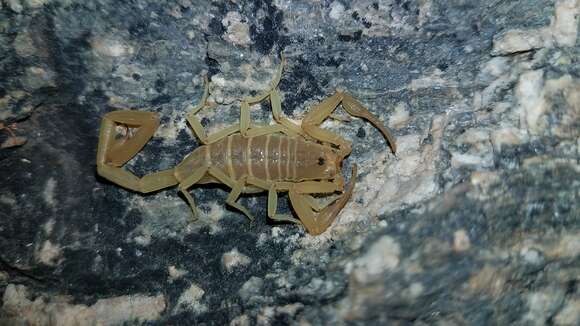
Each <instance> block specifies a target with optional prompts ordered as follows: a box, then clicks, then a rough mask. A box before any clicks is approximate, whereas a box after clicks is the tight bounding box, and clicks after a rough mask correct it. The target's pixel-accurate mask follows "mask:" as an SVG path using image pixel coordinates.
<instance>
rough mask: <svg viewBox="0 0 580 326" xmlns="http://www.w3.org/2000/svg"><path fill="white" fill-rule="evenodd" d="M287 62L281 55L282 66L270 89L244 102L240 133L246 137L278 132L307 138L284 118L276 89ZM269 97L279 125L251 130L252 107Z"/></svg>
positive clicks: (298, 128)
mask: <svg viewBox="0 0 580 326" xmlns="http://www.w3.org/2000/svg"><path fill="white" fill-rule="evenodd" d="M285 61H286V60H285V58H284V55H283V54H281V61H280V66H279V68H278V71H277V72H276V76H275V77H274V80H273V81H272V82H271V83H270V89H268V90H267V91H266V92H264V93H262V94H260V95H257V96H253V97H247V98H245V99H243V100H242V103H241V112H240V133H241V134H242V135H244V136H245V137H256V136H261V135H266V134H270V133H276V132H282V133H285V134H287V135H288V136H297V135H299V134H300V135H303V136H306V134H305V133H304V131H303V130H302V129H301V128H300V126H298V125H296V124H295V123H293V122H292V121H290V120H289V119H287V118H285V117H283V116H282V105H281V100H280V94H279V93H278V91H277V90H276V87H278V84H279V83H280V78H281V76H282V71H283V70H284V63H285ZM268 97H269V98H270V104H271V106H272V115H273V117H274V121H276V122H277V123H278V124H275V125H270V126H261V127H253V128H250V124H251V121H250V105H251V104H256V103H260V102H262V101H263V100H265V99H266V98H268Z"/></svg>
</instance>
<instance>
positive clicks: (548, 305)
mask: <svg viewBox="0 0 580 326" xmlns="http://www.w3.org/2000/svg"><path fill="white" fill-rule="evenodd" d="M564 295H565V292H564V291H563V290H562V289H559V288H547V289H543V291H537V292H532V293H530V294H528V295H527V306H528V312H527V313H526V314H525V315H524V316H523V323H524V324H526V325H538V326H540V325H545V322H546V321H547V320H548V318H549V317H550V316H552V315H553V313H554V312H555V311H556V309H558V307H560V305H561V304H562V301H563V300H564Z"/></svg>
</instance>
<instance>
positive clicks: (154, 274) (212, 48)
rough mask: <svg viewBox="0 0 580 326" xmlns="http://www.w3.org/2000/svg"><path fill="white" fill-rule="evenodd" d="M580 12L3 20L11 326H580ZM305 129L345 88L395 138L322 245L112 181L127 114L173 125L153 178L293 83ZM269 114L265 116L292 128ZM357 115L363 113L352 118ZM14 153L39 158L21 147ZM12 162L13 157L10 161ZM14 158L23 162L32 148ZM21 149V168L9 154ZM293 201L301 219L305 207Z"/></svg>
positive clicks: (131, 11)
mask: <svg viewBox="0 0 580 326" xmlns="http://www.w3.org/2000/svg"><path fill="white" fill-rule="evenodd" d="M579 11H580V4H579V2H578V1H577V0H555V1H537V0H522V1H500V2H497V1H474V0H462V1H451V2H449V1H442V0H424V1H414V0H401V1H399V0H396V1H391V0H379V1H366V0H357V1H350V2H349V1H339V0H335V1H307V0H298V1H286V0H273V1H211V2H210V1H201V0H179V1H150V0H138V1H131V2H119V1H113V0H96V1H90V2H87V1H76V0H42V1H41V0H5V1H2V2H0V49H1V50H2V53H3V55H2V56H1V57H0V73H1V74H0V76H1V77H0V122H2V125H1V126H2V127H3V129H2V130H0V144H9V145H10V144H12V145H16V144H21V139H22V138H24V137H25V138H26V139H27V143H26V144H24V145H21V146H3V147H2V148H1V149H0V180H2V181H1V186H0V248H2V250H1V251H0V293H2V296H0V325H3V324H6V325H13V324H18V323H22V324H27V323H28V324H38V325H50V324H54V325H75V324H87V323H89V324H90V323H93V324H117V325H119V324H148V325H157V324H159V325H165V324H192V323H205V324H216V325H224V324H230V325H253V324H258V325H270V324H297V323H301V324H304V325H308V324H311V325H318V324H337V325H344V324H365V325H368V324H377V325H384V324H390V323H399V324H403V323H404V324H407V323H410V324H411V323H412V324H419V325H426V324H450V325H455V324H469V325H489V324H498V325H506V324H518V325H543V324H554V325H578V324H580V304H579V302H580V288H579V286H578V282H579V275H580V208H579V206H578V202H579V199H580V153H579V147H580V140H579V139H580V120H579V116H580V77H579V76H580V65H579V64H578V59H579V55H580V48H579V47H578V45H577V44H578V19H579V18H578V17H579ZM280 53H284V54H285V57H286V61H287V63H286V65H285V67H284V68H285V70H284V74H283V76H282V80H281V82H280V85H279V89H280V92H281V95H282V106H283V111H284V114H285V115H287V116H288V117H289V118H290V119H293V120H295V121H299V120H300V119H301V118H302V117H303V116H304V114H305V112H306V111H307V110H308V108H310V107H312V106H313V105H314V104H316V103H318V102H320V101H321V100H322V99H324V98H325V97H327V96H329V95H331V94H332V93H333V92H334V90H335V89H346V90H348V91H349V92H351V93H352V94H353V96H354V97H356V98H358V99H359V100H360V101H361V102H362V103H364V104H365V105H366V106H368V108H369V110H370V111H372V112H373V113H374V114H376V115H377V116H379V117H380V118H381V120H382V121H384V122H385V124H387V125H389V126H390V127H391V128H392V129H393V130H394V132H395V136H396V138H397V145H398V152H397V155H396V156H394V155H393V154H392V153H391V152H390V151H389V149H388V147H387V144H386V143H385V141H384V139H383V138H382V137H381V136H380V134H379V133H378V131H377V130H376V129H374V128H373V127H372V126H371V125H370V124H368V123H365V122H364V121H361V120H359V119H351V121H349V122H342V121H335V120H330V121H328V122H325V124H324V126H325V127H327V128H329V129H331V130H334V131H336V132H338V133H340V134H341V135H343V136H344V137H345V138H347V139H349V140H352V142H353V153H352V154H351V156H350V157H349V159H348V161H347V165H350V164H352V163H356V164H357V165H358V166H359V175H358V176H357V184H356V188H355V193H354V195H353V198H352V200H351V201H350V203H348V204H347V206H346V207H345V209H344V210H343V212H342V213H341V214H340V215H339V218H338V219H337V220H336V221H335V223H334V224H333V225H332V226H331V228H330V229H329V230H327V231H326V232H325V233H323V234H322V235H320V236H317V237H313V236H310V235H308V234H305V232H304V230H303V229H302V228H300V227H298V226H295V225H292V224H278V223H274V222H272V221H268V220H267V217H266V198H265V196H249V197H244V198H242V203H244V205H246V206H247V207H249V208H250V210H251V211H252V212H253V213H254V214H255V216H256V217H257V219H256V220H255V221H254V222H252V223H250V222H248V221H247V219H246V218H245V217H244V216H243V215H241V214H239V213H238V212H237V211H233V210H230V209H227V208H226V207H225V206H224V203H225V198H226V196H227V189H225V188H222V187H209V188H194V189H193V190H192V193H193V194H194V196H195V197H196V200H197V202H198V203H199V205H200V208H201V216H200V219H199V220H198V221H196V222H194V223H192V222H191V221H190V211H189V208H188V207H187V205H186V204H185V202H184V200H183V199H182V198H181V197H180V196H179V195H178V193H177V190H175V189H169V190H165V191H161V192H157V193H155V194H152V195H146V196H144V195H140V194H137V193H132V192H128V191H126V190H123V189H122V188H120V187H118V186H116V185H114V184H111V183H109V182H107V181H106V180H104V179H102V178H100V177H98V176H97V175H96V170H95V153H96V145H97V143H98V128H99V123H100V119H101V117H102V116H103V114H104V113H106V112H109V111H112V110H116V109H121V108H131V109H135V110H142V111H155V112H159V113H160V116H161V117H162V123H161V127H160V129H159V130H158V132H157V133H156V135H155V137H154V139H153V140H152V141H151V142H150V143H149V144H148V145H147V146H146V147H145V148H144V150H143V151H142V153H140V154H138V155H137V156H136V157H135V158H134V159H133V160H132V161H130V162H129V164H128V166H129V167H128V168H129V169H131V170H132V171H134V172H135V173H136V174H138V175H143V174H146V173H149V172H152V171H157V170H161V169H166V168H169V167H172V166H174V165H175V164H177V163H178V162H180V160H181V159H183V157H184V156H185V155H187V154H188V153H189V152H190V151H191V150H192V149H194V148H195V147H196V146H198V145H199V143H198V141H197V140H196V139H195V137H194V136H193V135H192V133H191V131H190V130H189V127H188V125H187V123H186V121H185V114H186V113H187V110H188V107H189V106H191V105H195V104H196V103H197V102H198V101H199V100H200V98H201V95H202V93H203V78H202V76H203V75H204V74H207V75H208V77H209V79H210V84H209V88H210V93H211V96H210V101H212V102H215V103H217V107H215V108H212V109H207V110H205V111H203V112H200V119H201V121H202V123H203V124H204V125H205V126H207V128H208V129H209V130H211V131H216V130H219V129H222V128H224V127H225V126H228V125H230V124H232V123H236V122H237V121H238V119H239V102H238V101H237V100H238V99H240V98H242V97H244V96H250V95H255V94H257V93H259V92H261V91H264V90H266V89H267V88H268V87H269V84H270V82H271V80H272V78H273V77H274V74H275V71H276V69H277V67H278V65H279V63H280V56H279V54H280ZM270 112H271V110H270V105H269V104H268V103H263V104H261V105H255V106H253V107H252V120H253V121H256V123H269V121H271V120H272V118H271V113H270ZM338 115H339V116H344V115H343V113H341V112H338ZM14 137H22V138H18V139H17V140H18V141H16V140H14V139H16V138H14ZM6 141H8V143H7V142H6ZM10 141H11V142H10ZM4 147H11V148H4ZM285 198H286V197H282V199H281V200H280V205H279V206H280V210H281V211H289V210H290V209H291V208H290V207H288V205H287V204H283V203H285Z"/></svg>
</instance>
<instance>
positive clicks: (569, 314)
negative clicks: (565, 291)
mask: <svg viewBox="0 0 580 326" xmlns="http://www.w3.org/2000/svg"><path fill="white" fill-rule="evenodd" d="M554 324H555V325H558V326H560V325H561V326H564V325H580V298H569V299H568V302H567V303H566V304H564V308H562V310H560V312H558V314H557V315H556V317H555V318H554Z"/></svg>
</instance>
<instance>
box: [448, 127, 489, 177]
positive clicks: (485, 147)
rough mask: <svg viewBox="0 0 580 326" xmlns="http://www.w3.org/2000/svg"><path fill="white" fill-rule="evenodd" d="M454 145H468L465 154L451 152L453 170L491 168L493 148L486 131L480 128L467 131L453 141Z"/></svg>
mask: <svg viewBox="0 0 580 326" xmlns="http://www.w3.org/2000/svg"><path fill="white" fill-rule="evenodd" d="M455 143H456V144H458V145H469V150H468V151H467V152H466V153H460V152H456V151H454V152H451V165H452V166H453V167H454V168H459V167H461V166H477V167H482V168H488V167H492V166H493V164H494V162H493V146H492V144H491V140H490V137H489V131H488V130H486V129H480V128H470V129H467V130H466V131H465V132H464V133H463V134H461V135H459V136H458V137H457V138H456V139H455Z"/></svg>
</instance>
